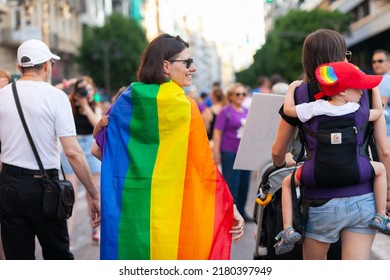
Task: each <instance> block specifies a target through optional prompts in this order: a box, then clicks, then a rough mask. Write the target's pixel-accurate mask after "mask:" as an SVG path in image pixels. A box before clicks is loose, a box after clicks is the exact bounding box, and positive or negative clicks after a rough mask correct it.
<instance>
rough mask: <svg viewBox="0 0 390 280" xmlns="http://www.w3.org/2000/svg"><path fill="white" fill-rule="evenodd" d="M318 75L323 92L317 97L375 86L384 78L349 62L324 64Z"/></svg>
mask: <svg viewBox="0 0 390 280" xmlns="http://www.w3.org/2000/svg"><path fill="white" fill-rule="evenodd" d="M316 77H317V80H318V83H319V84H320V86H321V89H322V92H320V93H318V94H316V99H318V98H320V97H322V96H324V95H326V96H333V95H336V94H339V93H340V92H343V91H345V90H346V89H349V88H354V89H370V88H374V87H376V86H377V85H379V83H380V82H381V80H382V76H381V75H366V74H365V73H364V72H363V71H361V70H360V69H359V68H358V67H357V66H356V65H354V64H352V63H349V62H332V63H325V64H322V65H320V66H318V67H317V69H316Z"/></svg>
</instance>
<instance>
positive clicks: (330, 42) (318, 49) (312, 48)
mask: <svg viewBox="0 0 390 280" xmlns="http://www.w3.org/2000/svg"><path fill="white" fill-rule="evenodd" d="M346 51H347V43H346V42H345V39H344V37H343V36H342V35H341V34H340V33H338V32H336V31H334V30H330V29H318V30H316V31H314V32H313V33H311V34H309V35H308V36H307V37H306V39H305V41H304V43H303V48H302V66H303V71H304V73H305V77H304V80H305V81H306V82H310V81H315V80H317V79H316V76H315V70H316V68H317V67H318V66H319V65H321V64H324V63H329V62H337V61H344V60H345V53H346Z"/></svg>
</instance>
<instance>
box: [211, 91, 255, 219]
mask: <svg viewBox="0 0 390 280" xmlns="http://www.w3.org/2000/svg"><path fill="white" fill-rule="evenodd" d="M247 94H248V93H247V90H246V88H245V87H244V86H243V85H242V84H241V83H235V84H233V85H232V86H231V87H230V88H229V89H228V91H227V98H228V100H229V104H228V105H227V106H225V107H224V108H223V109H222V110H221V111H220V113H219V114H218V116H217V119H216V121H215V125H214V132H213V157H214V161H215V163H216V164H218V165H219V164H221V167H222V175H223V177H224V178H225V180H226V182H227V184H228V186H229V188H230V191H231V193H232V195H233V198H234V201H235V203H236V205H237V209H238V210H239V212H240V213H241V215H242V216H243V218H244V220H245V221H253V218H251V217H250V216H249V215H247V214H246V213H245V204H246V198H247V194H248V188H249V177H250V171H247V170H236V169H233V164H234V161H235V159H236V155H237V150H238V146H239V144H240V140H241V136H242V133H243V130H244V125H245V122H246V118H247V115H248V109H246V108H244V107H243V106H242V102H243V101H244V98H245V96H246V95H247Z"/></svg>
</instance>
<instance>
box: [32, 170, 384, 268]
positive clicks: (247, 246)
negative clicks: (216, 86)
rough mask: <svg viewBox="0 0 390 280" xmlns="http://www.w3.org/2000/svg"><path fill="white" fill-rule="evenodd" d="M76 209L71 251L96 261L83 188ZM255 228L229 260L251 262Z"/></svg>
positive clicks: (377, 245)
mask: <svg viewBox="0 0 390 280" xmlns="http://www.w3.org/2000/svg"><path fill="white" fill-rule="evenodd" d="M252 177H253V176H252ZM254 181H255V180H254V178H252V183H251V186H250V188H251V189H250V192H249V194H248V203H247V213H253V207H254V204H253V203H252V201H253V200H254V197H255V194H256V191H257V190H256V187H257V186H256V184H255V182H254ZM79 190H80V191H79V193H78V199H79V203H78V206H77V207H78V208H77V209H76V211H77V212H76V213H77V214H76V217H77V218H76V221H75V230H74V231H75V234H74V236H73V240H72V251H73V254H74V256H75V259H76V260H98V259H99V246H97V245H96V244H94V243H93V242H92V241H91V228H90V224H89V217H88V215H87V205H86V200H85V199H84V198H83V197H82V196H83V195H84V194H85V190H84V188H83V187H82V186H81V187H79ZM256 228H257V225H256V224H255V223H247V224H246V225H245V234H244V237H243V238H242V240H241V241H240V242H239V243H238V244H233V247H232V255H231V258H232V259H233V260H253V252H254V250H255V248H254V246H255V239H254V235H253V234H254V232H255V230H256ZM37 258H38V259H42V256H41V254H40V249H39V244H37ZM371 259H373V260H390V236H386V235H383V234H381V233H378V234H377V235H376V237H375V241H374V245H373V248H372V253H371Z"/></svg>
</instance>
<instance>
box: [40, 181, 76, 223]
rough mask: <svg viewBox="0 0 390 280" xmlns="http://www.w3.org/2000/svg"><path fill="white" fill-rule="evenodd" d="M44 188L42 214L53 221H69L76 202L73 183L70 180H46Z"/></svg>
mask: <svg viewBox="0 0 390 280" xmlns="http://www.w3.org/2000/svg"><path fill="white" fill-rule="evenodd" d="M44 186H45V191H44V193H43V198H42V214H43V215H44V216H45V217H47V218H51V219H55V218H57V219H58V220H64V219H69V218H70V217H71V216H72V211H73V205H74V202H75V199H74V190H73V186H72V183H71V182H70V181H68V180H59V179H52V178H46V179H44Z"/></svg>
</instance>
